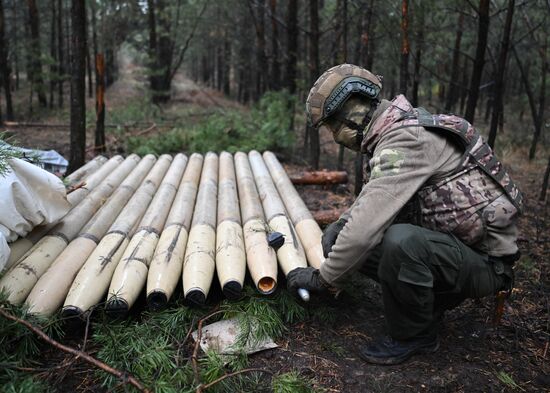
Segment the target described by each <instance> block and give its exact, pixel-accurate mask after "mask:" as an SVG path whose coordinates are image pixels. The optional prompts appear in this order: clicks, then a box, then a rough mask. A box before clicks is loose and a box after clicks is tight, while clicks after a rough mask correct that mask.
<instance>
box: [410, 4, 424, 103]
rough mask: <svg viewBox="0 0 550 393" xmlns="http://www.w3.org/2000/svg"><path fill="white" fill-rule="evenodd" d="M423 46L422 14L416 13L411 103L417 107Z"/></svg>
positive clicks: (420, 12) (421, 12)
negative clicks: (416, 31)
mask: <svg viewBox="0 0 550 393" xmlns="http://www.w3.org/2000/svg"><path fill="white" fill-rule="evenodd" d="M423 46H424V13H423V11H422V10H419V12H418V39H417V43H416V55H415V57H414V71H413V86H412V96H411V103H412V105H413V106H415V107H416V106H418V90H419V88H420V66H421V64H422V61H421V60H422V47H423Z"/></svg>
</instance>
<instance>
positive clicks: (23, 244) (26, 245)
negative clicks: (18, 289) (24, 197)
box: [5, 156, 124, 269]
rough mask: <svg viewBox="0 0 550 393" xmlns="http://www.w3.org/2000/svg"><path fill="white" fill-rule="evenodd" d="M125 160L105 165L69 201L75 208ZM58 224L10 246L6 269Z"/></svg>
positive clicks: (118, 157)
mask: <svg viewBox="0 0 550 393" xmlns="http://www.w3.org/2000/svg"><path fill="white" fill-rule="evenodd" d="M123 161H124V159H123V158H122V157H121V156H114V157H113V158H111V159H110V160H109V161H107V162H106V163H105V164H103V165H102V166H101V167H100V168H99V169H98V170H97V171H95V172H94V173H91V174H90V175H89V176H87V177H86V178H85V181H86V185H85V186H84V187H81V188H79V189H77V190H75V191H73V192H71V193H70V194H68V195H67V200H68V201H69V203H70V204H71V206H72V207H73V208H74V207H75V206H77V205H78V204H79V203H80V202H81V201H82V200H83V199H84V198H85V197H86V195H88V194H89V193H90V191H91V190H93V189H94V188H95V187H97V185H98V184H99V183H101V182H102V181H103V180H104V179H105V178H106V177H107V175H109V174H110V173H112V172H113V171H114V170H115V169H116V168H117V167H118V166H119V165H120V164H121V163H122V162H123ZM55 224H56V223H52V224H48V225H40V226H37V227H36V228H34V229H33V230H32V231H31V232H29V234H28V235H27V236H25V237H24V238H20V239H17V240H16V241H15V242H13V243H11V244H10V257H9V259H8V262H7V264H6V266H5V269H9V268H10V267H11V266H13V265H14V264H15V263H16V262H18V261H19V260H20V259H21V258H22V257H23V256H24V255H25V253H26V252H27V251H29V250H30V249H31V248H32V247H33V246H34V245H35V244H36V243H38V241H39V240H40V239H42V238H43V237H44V236H45V235H46V234H47V233H48V232H49V231H50V230H51V229H52V228H53V227H54V226H55Z"/></svg>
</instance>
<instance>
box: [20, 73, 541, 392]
mask: <svg viewBox="0 0 550 393" xmlns="http://www.w3.org/2000/svg"><path fill="white" fill-rule="evenodd" d="M124 69H125V70H126V71H125V74H124V75H123V76H122V78H121V79H120V80H119V81H118V82H117V83H115V85H113V86H112V87H111V88H110V89H109V90H108V92H107V100H108V105H109V110H110V111H114V110H117V108H121V107H122V106H123V105H124V103H125V100H126V99H127V98H128V97H130V96H135V95H136V94H142V92H143V85H144V83H145V80H144V78H143V77H142V74H141V70H139V69H136V68H135V67H133V66H132V65H131V64H128V65H127V67H124ZM22 95H23V96H24V94H22ZM174 98H175V99H174V100H173V102H172V103H170V104H169V105H168V106H167V107H165V108H164V109H163V110H164V113H165V114H166V116H167V117H170V116H177V115H178V113H179V112H180V111H185V112H186V113H190V112H189V111H190V109H189V108H190V107H191V108H192V109H193V108H196V110H197V111H202V112H203V113H207V111H208V108H211V107H212V106H221V107H233V108H238V107H240V105H239V104H236V103H234V102H232V101H231V100H228V99H227V98H224V97H222V96H221V95H220V93H218V92H216V91H213V90H211V89H207V88H204V87H201V86H198V85H196V84H195V83H193V82H191V81H189V80H188V79H186V78H185V77H184V76H183V75H178V76H177V78H176V83H175V89H174ZM66 100H67V98H66ZM89 108H93V106H92V103H91V101H90V102H89ZM205 111H206V112H205ZM22 120H27V119H19V121H22ZM34 120H36V119H34ZM38 120H39V121H40V122H49V123H55V122H58V123H59V122H62V121H63V119H61V120H60V119H59V117H58V116H57V115H56V112H55V111H52V112H48V113H46V115H44V116H42V117H40V118H39V119H38ZM65 121H66V120H65ZM107 122H108V121H107ZM147 127H148V126H147V125H142V128H143V129H146V128H147ZM136 130H137V131H136ZM10 131H12V133H13V134H14V135H15V137H16V138H17V139H18V140H19V142H20V144H22V145H24V146H29V147H37V148H42V149H56V150H58V151H59V152H60V153H61V154H64V155H65V156H66V157H67V156H68V148H69V130H68V128H66V127H65V128H50V127H42V128H41V127H32V128H25V127H17V128H12V129H10ZM139 131H140V130H139V127H136V128H134V129H132V130H129V131H128V132H130V133H132V132H139ZM163 131H164V129H163V128H162V127H158V128H156V129H155V130H154V131H153V132H159V133H162V132H163ZM89 134H90V137H89V138H90V143H89V145H90V146H91V134H92V132H91V129H90V132H89ZM123 137H124V136H123ZM109 138H110V139H108V140H111V141H113V138H115V136H114V135H112V134H110V135H109ZM118 138H121V137H120V136H118ZM322 141H323V144H322V164H323V166H324V167H328V168H334V167H335V164H336V157H337V148H336V145H335V144H334V143H332V142H331V141H330V136H329V135H327V134H326V133H323V134H322ZM115 151H121V150H120V146H118V147H117V149H115ZM111 153H113V151H111ZM90 156H91V153H90ZM286 157H287V158H289V160H287V162H286V163H285V165H287V169H288V170H289V171H301V170H304V169H307V165H304V164H303V161H302V160H299V159H292V157H291V156H290V155H289V154H287V155H286ZM525 157H527V152H526V151H525V149H522V148H517V149H515V151H513V152H511V153H510V154H507V155H506V156H504V157H502V158H503V160H504V162H505V163H506V164H507V165H508V166H509V167H510V168H511V171H512V173H513V174H514V178H515V179H517V181H518V182H519V184H520V185H521V188H522V190H523V191H524V193H525V202H526V209H525V210H526V211H525V215H524V216H523V217H522V218H521V220H520V242H519V245H520V248H521V252H522V254H523V256H522V259H521V260H520V261H519V262H518V264H517V270H516V287H515V289H514V292H513V295H512V297H511V298H510V300H509V301H508V302H507V304H506V306H505V312H504V316H503V318H502V321H501V323H500V324H499V325H498V326H493V324H492V322H491V321H492V317H493V313H494V299H493V298H486V299H482V300H479V301H473V300H469V301H466V302H464V304H462V305H461V306H459V307H457V308H456V309H454V310H452V311H450V312H447V314H446V315H445V317H444V320H443V323H442V326H441V331H440V341H441V347H440V349H439V351H438V352H436V353H435V354H431V355H419V356H416V357H414V358H413V359H412V360H411V361H409V362H407V363H405V364H403V365H399V366H391V367H382V366H373V365H369V364H366V363H365V362H363V361H362V360H361V359H360V358H359V357H358V349H359V348H360V347H361V346H362V345H365V344H366V343H367V342H368V341H369V340H371V339H373V338H376V337H378V336H380V335H382V334H383V333H384V317H383V310H382V302H381V296H380V291H379V288H378V287H377V286H376V284H375V283H373V282H371V281H365V285H364V286H362V287H360V289H359V290H358V293H355V294H354V296H353V297H352V296H344V297H343V298H342V299H339V300H337V301H336V300H330V299H328V300H327V299H324V300H322V301H325V302H328V303H329V310H330V313H331V314H332V315H330V316H329V318H326V319H328V321H327V320H313V321H311V322H308V323H299V324H296V325H294V326H289V334H288V336H287V337H285V338H284V339H283V340H280V341H279V342H278V344H279V345H280V347H279V348H277V349H274V350H270V351H266V352H263V353H260V354H257V355H253V356H252V357H251V360H252V366H254V367H264V368H267V369H270V370H273V371H289V370H292V369H293V370H298V371H299V372H300V373H301V374H303V375H305V376H308V377H314V378H315V380H316V384H317V386H318V387H319V388H322V389H325V391H327V392H423V391H426V392H508V391H530V392H543V391H550V361H549V358H550V350H549V342H550V317H549V315H550V269H549V265H548V258H549V256H550V253H549V244H550V231H549V230H548V222H549V219H548V217H547V216H548V204H547V203H546V204H544V203H542V202H539V201H538V199H537V197H538V194H539V192H540V184H541V179H542V173H543V170H544V160H542V161H536V162H533V163H529V162H527V160H525ZM352 160H353V157H352V155H348V156H347V157H346V164H347V167H348V168H349V170H350V173H352V172H351V169H352V168H353V163H352ZM351 190H352V186H351V184H350V185H347V186H338V187H333V186H331V187H320V186H307V187H300V188H299V191H300V193H301V195H302V197H303V198H304V200H305V201H306V203H307V205H308V206H309V207H310V209H311V210H321V209H338V208H343V207H346V206H348V205H349V204H350V203H351V202H352V201H353V198H354V197H353V195H352V192H351ZM317 301H319V300H317ZM308 307H315V300H314V301H313V302H312V303H311V304H310V305H309V306H308ZM82 333H83V332H68V337H67V338H66V340H67V341H68V342H72V343H76V344H79V343H81V342H82V337H83V334H82ZM91 350H92V351H93V350H94V349H93V348H91ZM60 357H61V358H60ZM44 360H45V361H46V363H49V364H60V363H61V362H63V361H64V360H67V358H66V357H63V356H62V355H60V354H59V353H58V352H56V351H53V350H46V351H45V353H44ZM70 374H71V377H70V378H60V379H61V380H63V385H62V390H63V391H69V390H74V391H85V390H89V389H90V388H91V387H94V388H95V389H97V385H95V381H94V378H93V373H92V372H91V370H90V369H89V368H87V367H86V366H85V365H83V364H81V363H80V362H76V364H75V365H74V366H73V368H72V369H71V372H70ZM58 377H60V376H58Z"/></svg>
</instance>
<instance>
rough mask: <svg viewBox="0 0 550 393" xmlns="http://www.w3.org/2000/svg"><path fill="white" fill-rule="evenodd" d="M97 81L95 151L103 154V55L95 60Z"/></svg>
mask: <svg viewBox="0 0 550 393" xmlns="http://www.w3.org/2000/svg"><path fill="white" fill-rule="evenodd" d="M95 80H96V84H95V86H96V104H95V111H96V123H95V145H94V146H95V151H96V153H103V152H105V150H106V146H105V60H104V58H103V54H102V53H98V54H97V55H96V58H95Z"/></svg>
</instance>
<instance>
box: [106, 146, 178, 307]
mask: <svg viewBox="0 0 550 393" xmlns="http://www.w3.org/2000/svg"><path fill="white" fill-rule="evenodd" d="M186 164H187V157H186V156H185V155H183V154H178V155H176V157H175V158H174V161H173V162H172V165H170V168H169V169H168V172H166V175H165V176H164V178H163V179H162V183H161V184H160V186H159V189H158V191H157V192H156V194H155V196H154V198H153V200H152V201H151V203H150V205H149V207H148V208H147V211H146V212H145V215H144V216H143V218H142V219H141V222H140V224H139V227H138V229H137V230H136V232H135V234H134V235H133V236H132V239H131V240H130V243H129V244H128V247H127V248H126V251H124V254H123V255H122V259H121V261H120V262H119V264H118V266H117V268H116V269H115V272H114V274H113V278H112V280H111V285H110V287H109V292H108V295H107V304H106V305H105V308H106V310H107V312H109V313H111V314H112V315H117V316H124V315H125V314H126V313H127V312H128V311H129V310H130V308H131V307H132V306H133V305H134V303H135V301H136V299H137V298H138V296H139V294H140V293H141V291H142V290H143V287H144V286H145V282H146V280H147V273H148V269H149V263H150V262H151V260H152V259H153V253H154V252H155V248H156V246H157V243H158V240H159V236H160V231H161V230H162V228H163V227H164V223H165V221H166V217H167V216H168V212H169V211H170V206H172V202H173V201H174V197H175V196H176V191H177V186H178V184H179V183H180V181H181V177H182V175H183V171H184V170H185V166H186Z"/></svg>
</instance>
